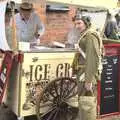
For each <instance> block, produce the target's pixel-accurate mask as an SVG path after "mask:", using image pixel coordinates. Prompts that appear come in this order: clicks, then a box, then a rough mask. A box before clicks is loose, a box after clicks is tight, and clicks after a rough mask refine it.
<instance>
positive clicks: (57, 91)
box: [36, 78, 78, 120]
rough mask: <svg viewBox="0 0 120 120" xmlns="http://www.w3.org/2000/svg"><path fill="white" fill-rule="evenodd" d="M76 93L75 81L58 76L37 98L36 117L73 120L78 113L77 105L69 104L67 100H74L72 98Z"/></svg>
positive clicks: (52, 119) (40, 118)
mask: <svg viewBox="0 0 120 120" xmlns="http://www.w3.org/2000/svg"><path fill="white" fill-rule="evenodd" d="M77 93H78V92H77V82H76V80H74V79H72V78H58V79H56V80H54V81H52V82H50V83H49V84H48V85H47V86H46V87H45V89H44V90H43V92H42V94H41V96H39V99H38V100H37V105H36V112H37V116H38V119H39V120H74V119H75V118H76V116H77V114H78V107H75V106H73V105H71V104H69V102H70V100H75V99H72V98H74V97H75V96H77ZM76 98H77V97H76ZM75 101H78V99H76V100H75ZM71 103H74V101H72V102H71Z"/></svg>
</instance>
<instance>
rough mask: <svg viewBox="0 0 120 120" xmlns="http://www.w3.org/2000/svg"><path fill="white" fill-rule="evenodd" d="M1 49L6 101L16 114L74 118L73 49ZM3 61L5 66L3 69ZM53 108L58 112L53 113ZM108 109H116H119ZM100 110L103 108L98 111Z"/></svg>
mask: <svg viewBox="0 0 120 120" xmlns="http://www.w3.org/2000/svg"><path fill="white" fill-rule="evenodd" d="M85 14H87V13H85ZM107 48H108V47H106V49H107ZM4 53H5V54H3V53H2V54H3V55H5V56H8V57H9V58H10V60H9V61H10V63H9V64H7V62H5V63H4V61H5V60H8V57H7V58H6V57H4V59H3V57H1V59H2V65H1V69H0V70H1V72H0V76H2V78H3V79H6V78H9V81H8V80H7V79H6V80H7V84H8V85H7V88H6V91H5V93H6V94H7V97H6V101H7V104H8V105H9V106H10V107H11V108H12V110H13V111H14V112H15V113H16V114H17V115H18V116H20V117H21V116H23V117H25V116H30V115H36V114H37V116H38V118H40V119H42V120H45V119H46V118H47V119H49V120H56V119H58V118H59V117H60V116H61V120H64V119H65V120H72V119H75V117H76V115H77V113H78V107H77V105H78V101H77V94H78V93H77V81H76V79H74V78H72V77H71V71H70V69H71V65H72V62H73V58H74V56H75V53H76V51H75V50H74V49H68V48H62V49H58V48H57V49H55V48H45V49H43V48H42V49H40V50H29V51H19V50H18V51H17V52H10V51H8V52H7V51H5V52H4ZM5 58H6V59H5ZM6 64H7V65H8V66H7V67H5V69H3V68H4V65H6ZM7 70H8V71H7ZM6 71H7V72H8V76H7V77H6V76H5V75H6ZM1 80H2V79H1ZM2 81H3V80H2ZM0 85H2V84H0ZM0 87H1V86H0ZM4 89H5V87H4ZM98 92H100V89H99V91H98ZM2 96H3V95H2ZM98 96H99V97H98V99H99V104H98V106H99V107H101V106H100V104H101V103H100V102H101V101H100V94H99V95H98ZM105 97H106V96H105ZM117 105H118V104H117ZM55 111H59V112H56V113H57V114H55ZM98 112H100V111H98ZM111 112H112V113H113V112H117V113H119V109H118V108H117V110H116V111H110V113H111ZM101 114H106V112H104V111H103V112H102V111H101ZM107 114H109V111H108V112H107ZM64 116H66V118H65V117H64Z"/></svg>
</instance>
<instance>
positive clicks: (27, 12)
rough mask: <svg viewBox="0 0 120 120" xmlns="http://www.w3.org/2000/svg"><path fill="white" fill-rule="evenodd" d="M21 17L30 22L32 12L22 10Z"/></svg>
mask: <svg viewBox="0 0 120 120" xmlns="http://www.w3.org/2000/svg"><path fill="white" fill-rule="evenodd" d="M20 15H21V16H22V19H24V20H29V18H30V15H31V11H24V10H21V11H20Z"/></svg>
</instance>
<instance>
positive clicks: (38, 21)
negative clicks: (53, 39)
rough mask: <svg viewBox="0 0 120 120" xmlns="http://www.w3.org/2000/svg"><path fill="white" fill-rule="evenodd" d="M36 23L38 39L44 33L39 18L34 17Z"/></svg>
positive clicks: (43, 26)
mask: <svg viewBox="0 0 120 120" xmlns="http://www.w3.org/2000/svg"><path fill="white" fill-rule="evenodd" d="M36 23H37V34H38V37H40V36H42V35H43V34H44V33H45V25H44V24H43V23H42V21H41V20H40V17H39V16H36Z"/></svg>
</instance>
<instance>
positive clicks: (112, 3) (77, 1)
mask: <svg viewBox="0 0 120 120" xmlns="http://www.w3.org/2000/svg"><path fill="white" fill-rule="evenodd" d="M46 1H48V2H56V3H63V4H72V5H79V6H89V7H104V8H107V9H112V8H116V7H117V0H46Z"/></svg>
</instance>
